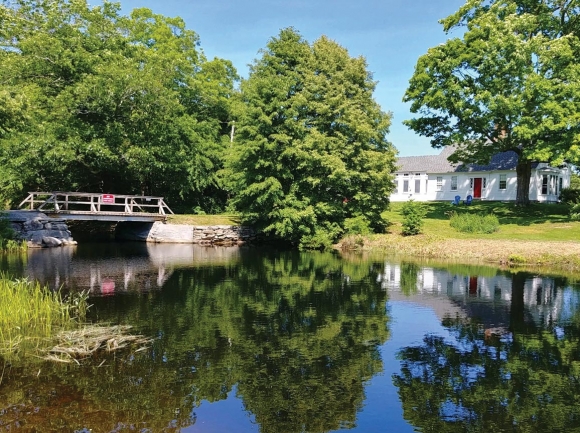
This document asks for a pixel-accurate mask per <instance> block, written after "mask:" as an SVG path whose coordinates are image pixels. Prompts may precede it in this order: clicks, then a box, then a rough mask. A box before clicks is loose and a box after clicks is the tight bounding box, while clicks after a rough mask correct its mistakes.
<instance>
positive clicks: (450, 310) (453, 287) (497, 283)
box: [379, 262, 580, 327]
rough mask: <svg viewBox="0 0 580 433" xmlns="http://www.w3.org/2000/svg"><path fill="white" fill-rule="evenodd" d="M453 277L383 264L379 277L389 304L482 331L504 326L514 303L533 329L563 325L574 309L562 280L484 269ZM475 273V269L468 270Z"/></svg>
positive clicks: (578, 298)
mask: <svg viewBox="0 0 580 433" xmlns="http://www.w3.org/2000/svg"><path fill="white" fill-rule="evenodd" d="M465 269H466V273H464V274H462V273H454V272H450V271H448V270H446V269H439V268H435V267H419V266H418V265H415V264H410V263H405V262H402V263H397V264H394V263H386V264H385V268H384V272H383V273H382V274H381V275H380V276H379V282H380V283H381V285H382V287H383V288H384V289H385V290H388V292H389V298H390V299H391V300H401V301H411V302H414V303H418V304H421V305H424V306H426V307H429V308H431V309H433V310H434V311H435V313H436V314H437V315H438V316H439V317H440V318H441V319H443V318H444V317H456V316H458V317H465V318H475V319H477V320H478V321H479V322H481V323H482V324H483V325H484V326H485V327H508V326H509V324H510V314H511V311H512V309H513V308H514V305H516V303H517V304H518V305H519V304H523V310H524V315H525V317H524V320H525V321H526V322H533V323H534V324H536V325H538V326H545V325H549V324H552V323H557V322H562V321H568V320H569V319H570V318H571V317H572V316H573V314H574V312H575V311H576V310H577V309H578V308H579V307H580V295H579V292H578V291H577V290H574V289H573V288H572V287H570V286H568V285H566V282H565V281H564V280H562V279H556V278H552V277H539V276H536V275H534V274H528V273H525V274H522V273H518V274H511V273H509V272H502V271H497V272H494V271H490V270H489V269H485V268H483V269H485V271H486V272H485V273H486V274H487V275H485V276H482V275H470V274H469V272H470V270H469V268H465ZM474 269H475V271H477V270H478V269H479V270H481V268H474Z"/></svg>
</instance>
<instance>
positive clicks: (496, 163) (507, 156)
mask: <svg viewBox="0 0 580 433" xmlns="http://www.w3.org/2000/svg"><path fill="white" fill-rule="evenodd" d="M454 151H455V148H454V147H452V146H447V147H444V148H443V150H442V151H441V153H440V154H439V155H426V156H403V157H401V158H398V159H397V165H398V166H399V169H398V170H397V171H396V172H397V173H403V172H413V171H415V172H427V173H455V172H472V171H494V170H515V169H516V165H517V163H518V155H517V153H515V152H514V151H511V150H510V151H508V152H501V153H496V154H495V155H493V156H492V157H491V160H490V161H489V164H486V165H481V164H467V165H464V164H461V163H458V164H453V163H451V162H449V161H448V160H447V158H448V157H449V156H450V155H451V154H452V153H453V152H454Z"/></svg>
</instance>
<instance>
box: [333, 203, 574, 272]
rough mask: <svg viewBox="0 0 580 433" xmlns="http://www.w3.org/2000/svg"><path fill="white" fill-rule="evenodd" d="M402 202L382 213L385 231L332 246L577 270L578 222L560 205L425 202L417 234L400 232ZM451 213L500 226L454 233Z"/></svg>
mask: <svg viewBox="0 0 580 433" xmlns="http://www.w3.org/2000/svg"><path fill="white" fill-rule="evenodd" d="M401 206H402V203H392V204H391V209H390V210H389V211H388V212H386V213H385V214H384V216H385V217H386V218H387V219H388V220H389V221H390V222H391V226H390V228H389V232H388V233H386V234H381V235H371V236H367V237H364V238H361V237H357V236H354V237H353V236H351V237H347V238H345V239H343V240H342V241H341V242H340V243H339V245H338V246H337V247H338V248H342V249H360V250H366V251H370V250H372V251H382V252H383V251H384V252H388V253H391V254H404V255H410V256H415V257H423V258H438V259H454V260H463V261H473V260H477V261H484V262H489V263H495V264H510V265H543V266H557V267H561V268H568V269H580V222H574V221H570V218H569V217H568V211H569V208H568V207H567V206H565V205H561V204H533V205H531V206H529V207H525V208H521V207H515V206H514V205H513V204H511V203H500V202H474V203H473V204H472V205H471V206H465V205H462V206H453V205H451V204H450V203H447V202H437V203H425V204H424V206H425V207H426V210H427V213H426V217H425V219H424V227H423V231H422V234H420V235H417V236H402V234H401V222H402V215H401V213H400V210H401ZM453 212H456V213H459V214H462V213H472V214H479V215H487V214H494V215H496V216H497V218H498V220H499V222H500V227H499V230H498V231H497V232H494V233H491V234H469V233H461V232H458V231H457V230H455V229H453V228H452V227H451V226H450V224H449V221H450V217H451V215H452V213H453Z"/></svg>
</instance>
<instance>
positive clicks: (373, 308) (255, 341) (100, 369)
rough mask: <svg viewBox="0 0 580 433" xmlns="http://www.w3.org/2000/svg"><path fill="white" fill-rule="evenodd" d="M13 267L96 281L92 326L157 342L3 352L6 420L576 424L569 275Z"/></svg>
mask: <svg viewBox="0 0 580 433" xmlns="http://www.w3.org/2000/svg"><path fill="white" fill-rule="evenodd" d="M0 268H1V269H4V270H5V269H9V270H11V272H12V273H13V274H14V275H15V276H17V277H19V276H23V275H27V276H29V277H31V278H36V279H39V280H41V281H42V282H44V283H46V284H49V285H50V286H51V287H52V288H57V287H60V286H63V287H65V288H66V289H67V290H79V289H89V290H90V291H91V294H92V297H91V303H92V304H93V305H94V306H93V308H92V309H91V311H90V320H91V321H93V322H99V323H111V324H129V325H132V326H134V330H135V332H138V333H142V334H145V335H147V336H150V337H152V338H154V339H155V340H154V344H153V345H152V347H151V348H150V349H149V350H147V351H143V352H138V353H132V352H119V353H117V354H116V355H115V356H97V357H95V358H94V359H91V360H89V362H86V363H83V364H82V365H64V366H63V365H54V364H47V363H44V362H42V361H39V360H29V361H28V362H27V363H25V364H22V365H7V364H4V369H3V372H1V373H0V428H5V429H11V430H17V431H31V432H32V431H46V432H51V431H54V432H56V431H58V432H60V431H79V432H84V431H88V429H91V430H92V431H93V432H95V433H97V432H111V431H115V432H124V431H151V432H195V431H236V432H240V431H242V432H243V431H247V432H256V431H260V432H264V433H269V432H289V433H291V432H304V431H309V432H327V431H335V430H344V429H350V430H352V431H364V432H369V431H383V430H384V429H385V426H386V427H387V428H389V427H390V426H393V429H396V430H397V431H415V430H420V431H434V432H445V431H458V432H459V431H481V432H483V431H486V432H487V431H492V432H495V431H575V430H574V429H578V427H577V426H578V425H580V406H579V405H578V402H577V396H578V395H580V385H579V384H580V379H579V378H580V343H579V342H580V313H579V311H580V295H579V293H580V292H579V291H578V290H576V289H575V288H573V287H572V286H571V285H570V284H569V283H568V281H567V280H566V279H564V278H558V277H553V276H541V275H535V274H530V273H525V272H518V273H510V272H506V271H500V270H497V269H492V268H488V267H465V266H459V265H446V266H433V265H431V266H426V265H424V264H418V263H414V262H411V261H404V262H393V261H387V262H386V263H385V262H384V261H383V260H380V261H374V260H366V259H361V258H359V259H351V260H345V259H341V258H339V257H338V256H335V255H332V254H321V253H298V252H276V251H271V250H265V249H247V248H246V249H245V248H238V247H232V248H211V247H210V248H206V247H196V246H191V245H155V244H152V245H146V244H102V245H93V246H79V247H77V248H76V249H74V248H73V249H65V248H63V249H55V250H43V251H31V252H30V253H29V254H28V255H27V256H26V257H23V256H18V257H17V258H10V259H2V261H0ZM218 423H219V424H218ZM216 425H219V427H216Z"/></svg>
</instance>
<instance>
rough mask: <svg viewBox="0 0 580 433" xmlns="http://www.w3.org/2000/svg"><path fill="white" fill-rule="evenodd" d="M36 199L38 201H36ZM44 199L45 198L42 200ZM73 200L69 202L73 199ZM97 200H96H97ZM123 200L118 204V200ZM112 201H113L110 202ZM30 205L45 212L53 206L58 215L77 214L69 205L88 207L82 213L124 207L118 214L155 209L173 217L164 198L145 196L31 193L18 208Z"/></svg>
mask: <svg viewBox="0 0 580 433" xmlns="http://www.w3.org/2000/svg"><path fill="white" fill-rule="evenodd" d="M35 197H36V199H35ZM41 197H44V198H41ZM105 197H107V198H108V200H106V201H104V200H103V199H104V198H105ZM71 198H72V200H69V199H71ZM78 198H85V199H88V200H77V199H78ZM95 199H96V200H95ZM118 199H119V200H121V201H120V202H118V201H117V200H118ZM109 200H112V201H109ZM151 201H154V202H155V203H153V204H148V202H151ZM26 204H28V207H29V209H30V210H33V209H37V210H43V209H44V208H45V207H46V206H50V205H52V207H54V211H55V212H56V213H66V212H69V213H71V212H75V210H69V205H73V206H77V205H88V206H89V210H88V211H87V210H85V211H79V210H76V212H82V213H86V212H89V213H95V214H98V213H110V212H112V211H111V210H110V209H111V208H115V207H117V208H119V207H122V208H123V211H122V212H118V213H123V214H146V213H148V214H154V212H146V211H144V208H155V209H157V212H156V213H157V214H158V215H166V214H167V213H170V214H172V215H173V211H172V210H171V209H170V208H169V206H167V204H166V203H165V201H164V200H163V197H155V196H145V195H126V194H119V195H117V194H105V193H84V192H62V191H54V192H39V191H35V192H29V193H28V197H26V198H25V199H24V200H22V202H21V203H20V204H19V205H18V208H22V207H23V206H24V205H26ZM36 204H40V206H38V207H37V208H35V205H36ZM101 206H103V207H105V208H106V209H109V210H102V209H101ZM134 208H137V209H139V210H140V212H135V211H134Z"/></svg>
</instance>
